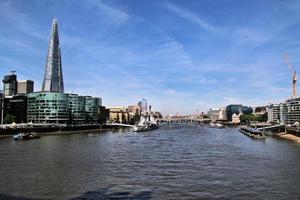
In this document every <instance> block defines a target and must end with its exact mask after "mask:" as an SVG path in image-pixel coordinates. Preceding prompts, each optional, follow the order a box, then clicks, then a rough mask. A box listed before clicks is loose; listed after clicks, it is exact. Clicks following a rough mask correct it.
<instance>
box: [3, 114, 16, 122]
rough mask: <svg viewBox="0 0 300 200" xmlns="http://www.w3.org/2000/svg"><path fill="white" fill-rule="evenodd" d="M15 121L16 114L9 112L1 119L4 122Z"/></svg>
mask: <svg viewBox="0 0 300 200" xmlns="http://www.w3.org/2000/svg"><path fill="white" fill-rule="evenodd" d="M15 121H16V116H14V115H11V114H7V115H6V116H5V117H4V119H3V122H4V124H11V123H13V122H15Z"/></svg>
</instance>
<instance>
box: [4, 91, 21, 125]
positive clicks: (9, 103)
mask: <svg viewBox="0 0 300 200" xmlns="http://www.w3.org/2000/svg"><path fill="white" fill-rule="evenodd" d="M7 115H10V116H11V117H13V120H12V121H11V120H9V121H6V120H7ZM3 116H4V119H3V120H4V123H12V122H15V123H26V122H27V96H26V95H24V94H17V95H14V96H7V97H6V98H4V111H3Z"/></svg>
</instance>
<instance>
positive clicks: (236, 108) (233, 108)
mask: <svg viewBox="0 0 300 200" xmlns="http://www.w3.org/2000/svg"><path fill="white" fill-rule="evenodd" d="M251 113H252V108H251V107H248V106H243V105H241V104H237V105H228V106H226V117H227V120H228V121H232V115H233V114H236V115H239V114H247V115H249V114H251Z"/></svg>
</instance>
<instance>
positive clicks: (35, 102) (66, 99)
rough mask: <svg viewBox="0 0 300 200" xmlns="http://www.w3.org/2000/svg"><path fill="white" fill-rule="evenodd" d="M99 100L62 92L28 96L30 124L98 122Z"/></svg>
mask: <svg viewBox="0 0 300 200" xmlns="http://www.w3.org/2000/svg"><path fill="white" fill-rule="evenodd" d="M98 109H99V98H94V97H90V96H79V95H77V94H66V93H60V92H34V93H31V94H28V112H27V119H28V122H33V123H60V124H64V123H67V124H70V123H76V124H82V123H96V122H97V121H98Z"/></svg>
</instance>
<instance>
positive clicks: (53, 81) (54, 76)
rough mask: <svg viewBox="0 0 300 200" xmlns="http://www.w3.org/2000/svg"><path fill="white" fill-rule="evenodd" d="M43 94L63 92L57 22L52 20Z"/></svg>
mask: <svg viewBox="0 0 300 200" xmlns="http://www.w3.org/2000/svg"><path fill="white" fill-rule="evenodd" d="M42 91H43V92H64V82H63V75H62V66H61V53H60V47H59V37H58V25H57V20H56V19H53V21H52V28H51V35H50V39H49V46H48V54H47V60H46V67H45V75H44V81H43V86H42Z"/></svg>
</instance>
